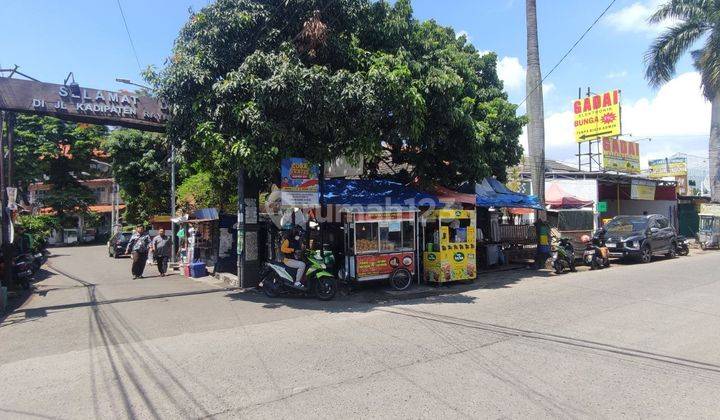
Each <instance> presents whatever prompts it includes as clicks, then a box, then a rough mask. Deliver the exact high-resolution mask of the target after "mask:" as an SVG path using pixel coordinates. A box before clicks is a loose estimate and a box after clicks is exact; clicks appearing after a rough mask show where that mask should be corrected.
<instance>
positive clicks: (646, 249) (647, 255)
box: [640, 244, 652, 264]
mask: <svg viewBox="0 0 720 420" xmlns="http://www.w3.org/2000/svg"><path fill="white" fill-rule="evenodd" d="M651 261H652V250H651V249H650V245H647V244H645V245H643V247H642V250H641V251H640V262H641V263H643V264H647V263H649V262H651Z"/></svg>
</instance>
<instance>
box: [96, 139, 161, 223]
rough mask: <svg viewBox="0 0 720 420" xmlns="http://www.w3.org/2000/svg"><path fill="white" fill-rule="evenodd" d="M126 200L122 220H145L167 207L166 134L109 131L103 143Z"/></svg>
mask: <svg viewBox="0 0 720 420" xmlns="http://www.w3.org/2000/svg"><path fill="white" fill-rule="evenodd" d="M103 147H104V149H105V150H106V151H107V152H108V153H109V154H110V159H111V163H112V168H113V174H114V176H115V182H117V184H118V186H119V187H120V189H121V195H122V198H123V201H125V205H126V210H125V222H126V223H132V224H135V223H144V222H146V221H148V220H149V218H150V217H152V216H155V215H158V214H167V213H168V212H169V210H170V194H169V192H170V170H169V168H170V165H169V163H168V159H169V157H170V156H169V148H168V144H167V140H166V138H165V136H163V135H160V134H155V133H148V132H142V131H138V130H131V129H119V130H114V131H112V132H111V133H110V135H109V137H108V138H107V139H106V141H105V142H104V144H103Z"/></svg>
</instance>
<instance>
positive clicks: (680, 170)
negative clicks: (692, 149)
mask: <svg viewBox="0 0 720 420" xmlns="http://www.w3.org/2000/svg"><path fill="white" fill-rule="evenodd" d="M648 166H649V167H650V174H649V176H650V178H665V177H679V176H687V174H688V169H687V168H688V166H687V158H686V157H674V158H665V159H653V160H650V161H648Z"/></svg>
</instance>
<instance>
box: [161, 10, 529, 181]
mask: <svg viewBox="0 0 720 420" xmlns="http://www.w3.org/2000/svg"><path fill="white" fill-rule="evenodd" d="M496 61H497V57H496V56H495V55H494V54H485V55H480V54H479V53H478V51H476V50H475V48H474V47H473V46H472V45H470V44H468V43H467V40H466V38H465V37H458V36H457V35H456V33H455V32H454V31H453V30H452V29H451V28H447V27H442V26H440V25H438V24H437V23H435V22H433V21H426V22H421V21H418V20H417V19H415V18H413V16H412V9H411V7H410V3H409V1H408V0H398V1H397V2H395V3H394V4H392V5H390V4H388V3H387V2H376V1H371V0H218V1H216V2H214V3H213V4H211V5H210V6H207V7H205V8H203V9H202V10H200V11H198V12H196V13H193V14H192V15H191V17H190V21H189V22H188V23H187V24H186V25H185V27H184V28H183V29H182V31H181V33H180V35H179V37H178V38H177V40H176V43H175V47H174V50H173V55H172V57H170V59H169V61H168V65H167V66H166V67H165V68H164V69H162V70H161V71H160V72H157V73H155V72H152V71H151V72H148V74H147V76H148V79H149V80H150V81H151V82H152V83H153V84H155V85H156V86H157V88H158V91H159V92H160V94H161V95H162V96H163V97H165V98H166V99H167V100H168V101H169V103H172V104H173V105H174V109H173V111H174V116H173V118H172V120H171V122H170V125H169V134H170V135H171V136H172V138H176V139H178V140H179V141H180V145H181V147H182V148H181V150H182V152H183V153H184V154H185V155H186V156H191V157H192V159H193V160H197V162H198V164H199V165H200V169H202V170H206V171H208V172H210V173H212V174H213V175H214V177H217V178H218V179H216V180H215V182H217V183H219V184H222V185H226V186H230V185H232V184H233V182H234V172H235V171H234V170H235V169H236V168H237V167H238V165H240V166H242V167H243V168H245V169H246V170H247V171H248V172H249V173H250V175H251V176H254V177H257V178H260V179H268V178H270V177H271V176H273V175H274V173H275V172H276V170H277V168H278V166H279V161H280V159H281V158H282V157H288V156H301V157H306V158H308V159H310V160H311V161H314V162H318V163H319V162H323V161H328V160H330V159H332V158H335V157H337V156H341V155H342V156H347V157H349V158H350V159H359V158H364V159H365V162H366V168H367V170H368V173H369V174H372V173H374V172H376V169H377V166H378V165H379V163H380V162H381V161H383V160H385V161H391V162H392V164H394V165H397V166H401V167H403V168H405V169H406V171H405V172H404V173H403V175H404V178H406V179H407V180H415V179H417V180H420V181H421V182H439V183H442V184H445V185H447V186H454V185H457V184H460V183H461V182H463V181H474V180H478V179H480V178H482V177H484V176H487V175H491V174H495V175H498V176H500V177H502V176H503V175H504V174H505V167H506V166H508V165H513V164H516V163H518V161H519V159H520V156H521V148H520V146H519V144H518V137H519V135H520V132H521V129H522V125H523V119H522V118H518V117H516V114H515V112H516V106H515V105H513V104H510V103H509V102H508V101H507V95H506V94H505V93H504V91H503V85H502V82H501V81H500V80H499V78H498V76H497V72H496ZM220 178H222V179H220Z"/></svg>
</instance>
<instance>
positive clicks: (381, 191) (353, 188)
mask: <svg viewBox="0 0 720 420" xmlns="http://www.w3.org/2000/svg"><path fill="white" fill-rule="evenodd" d="M323 198H324V199H325V204H334V205H339V206H343V207H366V206H381V207H387V206H396V207H402V208H417V207H420V206H435V207H442V204H441V203H440V201H439V200H438V199H437V197H435V196H434V195H430V194H426V193H423V192H420V191H418V190H415V189H413V188H411V187H407V186H405V185H403V184H401V183H399V182H394V181H389V180H385V179H329V180H327V181H325V185H324V188H323Z"/></svg>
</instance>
